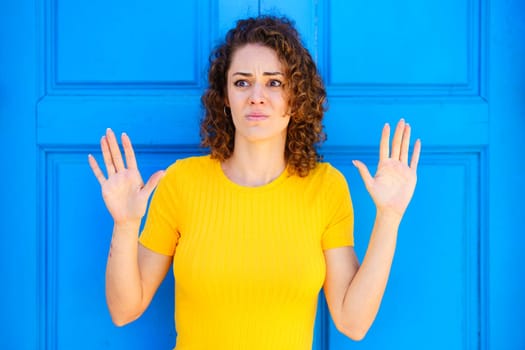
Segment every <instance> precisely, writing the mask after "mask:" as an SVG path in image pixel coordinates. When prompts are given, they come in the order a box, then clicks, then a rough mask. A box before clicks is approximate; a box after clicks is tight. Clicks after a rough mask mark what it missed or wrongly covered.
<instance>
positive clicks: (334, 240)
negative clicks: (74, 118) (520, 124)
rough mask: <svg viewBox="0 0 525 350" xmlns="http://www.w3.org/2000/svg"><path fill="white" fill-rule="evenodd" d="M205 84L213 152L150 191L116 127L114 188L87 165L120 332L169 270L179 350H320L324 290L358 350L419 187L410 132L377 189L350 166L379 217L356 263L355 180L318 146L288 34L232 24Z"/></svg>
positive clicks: (311, 76) (308, 66) (306, 83)
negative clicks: (99, 203) (100, 209)
mask: <svg viewBox="0 0 525 350" xmlns="http://www.w3.org/2000/svg"><path fill="white" fill-rule="evenodd" d="M208 78H209V79H208V80H209V87H208V89H207V90H206V92H205V93H204V95H203V98H202V101H203V104H204V106H205V109H206V115H205V118H204V120H203V122H202V124H201V135H202V140H203V145H205V146H207V147H209V149H210V155H206V156H201V157H191V158H187V159H183V160H178V161H177V162H175V163H174V164H173V165H172V166H170V167H169V168H168V169H167V171H166V172H163V171H159V172H157V173H155V174H154V175H152V176H151V178H150V179H149V180H148V182H147V183H146V184H143V182H142V179H141V176H140V173H139V171H138V169H137V164H136V160H135V156H134V153H133V148H132V145H131V142H130V139H129V138H128V136H127V135H125V134H123V135H122V145H123V148H124V154H125V163H124V160H123V158H122V154H121V152H120V149H119V146H118V143H117V139H116V137H115V135H114V133H113V132H112V131H111V130H110V129H108V131H107V132H106V135H105V136H104V137H103V138H102V140H101V148H102V154H103V158H104V164H105V166H106V170H107V178H106V177H105V176H104V174H103V173H102V171H101V169H100V167H99V166H98V164H97V162H96V161H95V159H94V158H93V157H92V156H91V155H90V156H89V163H90V165H91V168H92V170H93V173H94V174H95V176H96V177H97V179H98V180H99V182H100V184H101V187H102V194H103V198H104V201H105V203H106V206H107V208H108V210H109V212H110V213H111V215H112V217H113V220H114V229H113V237H112V242H111V249H110V253H109V257H108V264H107V272H106V295H107V302H108V307H109V310H110V313H111V316H112V318H113V321H114V322H115V324H117V325H124V324H126V323H128V322H131V321H133V320H135V319H136V318H138V317H139V316H140V315H141V314H142V313H143V312H144V310H145V309H146V308H147V306H148V305H149V303H150V301H151V299H152V298H153V295H154V294H155V292H156V290H157V288H158V287H159V284H160V283H161V282H162V280H163V278H164V277H165V275H166V273H167V271H168V269H169V267H170V265H171V263H172V262H173V266H174V267H173V268H174V275H175V296H176V300H175V323H176V327H177V344H176V349H177V350H184V349H211V348H213V349H311V346H312V337H313V326H314V319H315V312H316V305H317V295H318V292H319V290H320V289H321V287H323V289H324V292H325V295H326V300H327V304H328V307H329V309H330V313H331V316H332V318H333V320H334V322H335V325H336V326H337V328H338V329H339V330H340V331H341V332H343V333H344V334H346V335H347V336H348V337H350V338H352V339H356V340H357V339H361V338H363V337H364V335H365V334H366V332H367V330H368V328H369V327H370V325H371V324H372V322H373V320H374V318H375V316H376V314H377V311H378V308H379V305H380V302H381V298H382V296H383V293H384V290H385V287H386V283H387V279H388V275H389V271H390V266H391V263H392V258H393V255H394V250H395V244H396V236H397V229H398V227H399V223H400V221H401V218H402V216H403V214H404V212H405V209H406V207H407V206H408V204H409V202H410V199H411V197H412V194H413V191H414V188H415V184H416V170H417V163H418V159H419V154H420V148H421V145H420V142H419V140H418V141H417V142H416V144H415V146H414V151H413V155H412V159H411V162H410V164H408V158H409V157H408V149H409V140H410V126H409V125H408V124H406V123H405V122H404V121H403V120H401V121H400V122H399V123H398V125H397V128H396V130H395V133H394V136H393V141H392V147H391V149H390V146H389V143H390V140H389V139H390V128H389V126H388V124H386V125H385V127H384V129H383V134H382V137H381V142H380V150H379V156H380V157H379V165H378V169H377V172H376V174H375V176H374V177H372V176H371V174H370V173H369V171H368V169H367V167H366V166H365V165H364V164H363V163H362V162H360V161H353V163H354V165H355V166H356V167H357V168H358V170H359V172H360V174H361V176H362V178H363V180H364V183H365V185H366V188H367V189H368V191H369V193H370V195H371V196H372V198H373V200H374V202H375V205H376V207H377V215H376V220H375V225H374V227H373V230H372V234H371V239H370V243H369V247H368V250H367V253H366V256H365V258H364V260H363V263H362V264H361V265H359V263H358V261H357V258H356V255H355V252H354V250H353V231H352V230H353V210H352V205H351V200H350V195H349V191H348V188H347V185H346V181H345V179H344V177H343V176H342V174H341V173H340V172H339V171H337V170H336V169H335V168H333V167H332V166H331V165H329V164H328V163H322V162H320V157H319V155H318V154H317V151H316V148H315V146H316V144H318V143H320V142H321V141H323V139H324V134H323V130H322V124H321V121H322V117H323V113H324V102H325V95H326V94H325V90H324V87H323V84H322V81H321V78H320V77H319V75H318V72H317V69H316V67H315V64H314V62H313V60H312V58H311V56H310V54H309V53H308V51H307V50H306V49H305V48H304V47H303V46H302V44H301V42H300V39H299V36H298V33H297V32H296V30H295V29H294V28H293V25H292V24H291V23H290V22H289V21H288V20H287V19H283V18H275V17H269V16H261V17H257V18H249V19H246V20H241V21H238V23H237V26H236V27H235V28H233V29H232V30H230V31H229V32H228V34H227V36H226V40H225V42H224V43H223V44H222V45H221V46H219V47H218V48H217V49H216V50H215V51H214V52H213V53H212V56H211V65H210V71H209V77H208ZM161 179H162V180H161ZM157 184H159V186H158V188H157V190H156V191H155V195H154V196H153V199H152V202H151V205H150V208H149V212H148V217H147V220H146V224H145V227H144V230H143V232H142V233H141V234H140V239H139V238H138V236H139V227H140V223H141V219H142V217H143V216H144V215H145V212H146V206H147V201H148V198H149V196H150V194H151V193H152V192H153V190H154V189H155V188H156V187H157Z"/></svg>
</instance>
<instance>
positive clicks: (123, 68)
mask: <svg viewBox="0 0 525 350" xmlns="http://www.w3.org/2000/svg"><path fill="white" fill-rule="evenodd" d="M520 6H521V7H520ZM268 12H271V13H280V14H286V15H288V16H290V17H291V18H293V19H294V20H295V21H296V23H297V27H298V29H299V30H300V32H301V33H302V34H303V37H304V42H305V44H306V45H307V46H308V48H309V49H310V50H311V52H312V53H313V55H314V57H315V59H316V60H317V62H318V66H319V69H320V71H321V73H322V75H323V77H324V79H325V83H326V86H327V90H328V93H329V112H328V113H327V116H326V131H327V134H328V141H327V142H326V143H325V145H324V147H323V149H322V151H323V153H324V155H325V159H326V160H328V161H330V162H332V163H333V164H334V165H335V166H336V167H338V168H339V169H340V170H341V171H342V172H343V173H344V174H345V176H346V177H347V179H348V182H349V185H350V191H351V193H352V198H353V202H354V207H355V213H356V222H355V238H356V251H357V253H358V255H359V257H360V258H362V257H363V256H364V253H365V250H366V246H367V243H368V239H369V233H370V230H371V226H372V223H373V218H374V207H373V204H372V202H371V200H370V198H369V196H368V194H367V193H366V190H365V188H364V186H363V184H362V181H361V179H360V178H359V175H358V173H357V170H356V169H355V168H353V166H351V162H350V161H351V160H352V159H362V160H364V161H365V162H367V163H368V164H369V165H370V166H371V167H373V165H374V164H375V163H376V162H377V155H376V153H377V145H378V140H379V133H380V130H381V127H382V125H383V123H384V122H387V121H388V122H390V123H395V122H396V121H397V120H398V119H399V118H401V117H404V118H405V119H407V121H409V122H410V123H411V125H412V128H413V130H414V133H415V134H416V136H417V137H420V138H421V139H422V141H423V154H422V158H421V162H420V171H419V180H418V181H419V182H418V186H417V188H416V193H415V196H414V199H413V202H412V204H411V206H410V208H409V210H408V212H407V214H406V217H405V220H404V222H403V224H402V226H401V229H400V234H399V239H398V247H397V251H396V257H395V260H394V264H393V267H392V273H391V279H390V281H389V285H388V288H387V291H386V293H385V297H384V300H383V303H382V308H381V310H380V312H379V315H378V317H377V319H376V322H375V323H374V325H373V326H372V328H371V329H370V331H369V333H368V334H367V336H366V338H365V339H364V340H363V341H361V342H353V341H351V340H349V339H346V338H345V337H344V336H342V335H341V334H339V333H338V332H337V330H336V329H335V328H334V326H333V324H332V322H331V320H330V316H329V314H328V311H327V309H326V306H325V304H324V300H323V298H322V296H321V297H320V301H319V310H318V316H317V322H316V330H315V341H314V349H318V350H336V349H449V350H459V349H489V348H492V349H523V348H525V333H524V332H523V331H522V327H523V324H524V323H525V297H524V295H525V277H524V274H523V271H522V269H521V266H522V262H521V259H520V258H521V256H522V254H521V252H522V247H523V245H525V238H524V235H523V231H524V229H523V224H522V217H523V204H522V203H523V198H525V189H524V186H523V180H522V178H523V174H524V173H525V165H524V163H525V162H524V156H523V153H522V150H523V149H525V138H524V137H523V136H522V132H523V130H525V102H524V101H525V98H524V96H525V79H523V77H525V71H524V70H525V65H524V64H523V62H525V42H524V41H523V37H524V35H525V27H524V25H523V24H524V23H525V20H524V18H523V17H524V13H525V9H524V7H523V5H519V4H518V3H517V2H514V3H513V2H502V1H492V2H488V1H471V0H441V1H424V2H422V1H415V0H406V1H395V2H394V1H388V0H380V1H376V2H362V1H343V0H321V1H299V0H294V1H287V2H284V1H276V0H250V1H233V0H218V1H214V0H197V1H184V2H182V1H178V2H173V1H167V0H157V1H122V0H116V1H111V2H107V1H98V0H97V1H93V0H90V1H88V0H75V1H73V0H48V1H29V0H19V1H11V2H7V3H5V4H2V11H0V165H1V168H0V169H1V171H2V175H1V176H2V177H1V179H2V181H0V194H1V201H0V205H1V206H0V209H1V210H0V215H1V220H0V227H1V229H0V232H1V237H2V244H1V245H0V266H1V269H2V270H1V271H2V274H1V276H2V288H1V298H0V324H1V328H0V348H2V349H60V350H62V349H73V348H74V349H123V348H126V349H170V348H171V347H173V344H174V342H175V336H176V334H175V331H174V325H173V307H174V305H173V278H172V276H171V274H169V275H168V276H167V278H166V280H165V282H164V283H163V285H162V286H161V288H160V289H159V291H158V293H157V295H156V297H155V299H154V300H153V303H152V305H151V306H150V308H149V309H148V311H147V312H146V313H145V314H144V315H143V317H142V318H140V319H139V320H138V321H136V322H134V323H133V324H131V325H129V326H126V327H124V328H116V327H115V326H113V324H112V323H111V320H110V317H109V314H108V312H107V309H106V305H105V296H104V272H105V262H106V256H107V252H108V248H109V242H110V239H111V227H112V222H111V218H110V217H109V214H107V213H106V210H105V207H104V204H103V202H102V199H101V196H100V190H99V185H98V183H97V182H96V180H95V179H94V177H93V176H92V174H91V171H90V169H89V167H88V165H87V154H88V153H94V154H95V155H96V156H99V159H100V153H99V150H98V141H99V139H100V137H101V136H102V134H103V133H104V131H105V129H106V128H107V127H112V128H113V129H114V130H115V131H116V132H117V133H120V132H122V131H126V132H127V133H128V134H129V135H130V136H131V138H132V140H133V142H134V144H135V145H136V152H137V154H138V161H139V165H140V166H141V169H142V171H143V175H144V177H148V176H149V175H150V174H151V173H153V172H154V171H156V170H158V169H160V168H165V167H167V166H168V165H169V164H171V163H172V162H173V161H174V160H175V159H177V158H180V157H185V156H188V155H193V154H198V153H201V152H202V150H201V149H200V148H199V146H198V143H199V135H198V125H199V119H200V113H201V110H200V102H199V98H200V93H201V91H202V89H203V87H204V86H205V77H206V74H205V73H206V62H207V55H208V53H209V51H210V49H211V48H212V47H213V46H214V45H215V43H216V42H217V39H218V38H220V37H221V36H222V35H223V34H224V33H225V31H226V30H227V28H229V27H230V26H231V25H232V24H233V23H234V21H235V19H236V18H239V17H245V16H247V15H256V14H258V13H268Z"/></svg>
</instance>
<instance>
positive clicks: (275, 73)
mask: <svg viewBox="0 0 525 350" xmlns="http://www.w3.org/2000/svg"><path fill="white" fill-rule="evenodd" d="M236 75H240V76H243V77H252V76H253V74H252V73H245V72H235V73H233V74H232V76H236ZM263 75H264V76H275V75H281V76H283V77H284V74H283V73H281V72H264V73H263Z"/></svg>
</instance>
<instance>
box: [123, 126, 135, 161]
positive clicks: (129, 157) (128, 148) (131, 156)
mask: <svg viewBox="0 0 525 350" xmlns="http://www.w3.org/2000/svg"><path fill="white" fill-rule="evenodd" d="M122 147H123V148H124V154H125V155H126V165H127V167H128V169H137V160H136V158H135V151H134V150H133V146H132V144H131V140H130V138H129V136H128V134H126V133H125V132H124V133H122Z"/></svg>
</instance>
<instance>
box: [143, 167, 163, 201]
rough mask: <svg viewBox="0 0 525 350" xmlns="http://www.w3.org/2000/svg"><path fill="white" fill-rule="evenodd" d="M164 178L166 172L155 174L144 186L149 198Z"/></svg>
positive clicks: (161, 171)
mask: <svg viewBox="0 0 525 350" xmlns="http://www.w3.org/2000/svg"><path fill="white" fill-rule="evenodd" d="M163 176H164V170H160V171H157V172H156V173H155V174H153V175H151V177H150V178H149V180H148V182H147V183H146V184H145V185H144V188H143V189H142V190H143V191H144V193H145V194H146V195H147V196H148V197H149V196H150V194H151V193H152V192H153V190H154V189H155V187H157V185H158V184H159V182H160V180H161V179H162V177H163Z"/></svg>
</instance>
